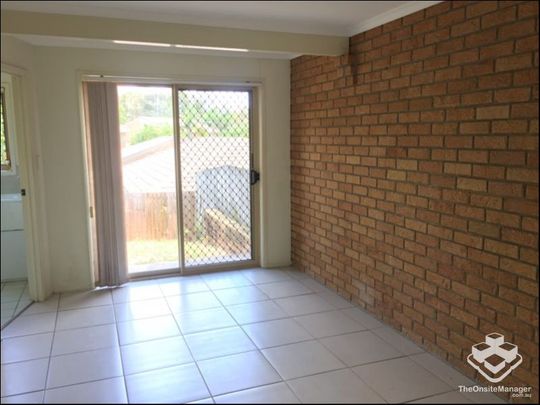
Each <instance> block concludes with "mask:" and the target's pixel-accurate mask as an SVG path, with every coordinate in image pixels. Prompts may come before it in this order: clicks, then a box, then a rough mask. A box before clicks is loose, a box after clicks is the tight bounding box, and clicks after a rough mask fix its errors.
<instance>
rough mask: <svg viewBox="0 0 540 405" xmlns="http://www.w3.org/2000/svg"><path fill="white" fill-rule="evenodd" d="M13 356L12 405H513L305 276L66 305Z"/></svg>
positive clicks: (137, 287)
mask: <svg viewBox="0 0 540 405" xmlns="http://www.w3.org/2000/svg"><path fill="white" fill-rule="evenodd" d="M1 354H2V356H1V359H2V361H1V362H2V365H1V368H2V370H1V371H2V389H1V396H2V403H23V402H27V403H28V402H32V403H35V402H44V403H60V402H64V403H100V402H101V403H125V402H128V401H129V402H133V403H149V402H154V403H156V402H175V403H187V402H193V403H195V402H198V403H213V402H216V403H258V402H267V403H276V402H283V403H299V402H303V403H322V402H334V403H335V402H349V403H384V402H393V403H395V402H429V403H434V402H441V403H444V402H452V403H474V402H478V403H487V402H494V403H497V402H502V401H501V400H500V399H498V398H497V397H495V396H491V395H490V396H486V395H485V394H482V395H480V396H474V395H472V396H471V395H470V394H467V396H465V395H461V394H460V393H459V392H458V391H457V386H458V385H474V384H475V383H474V382H473V381H471V380H470V379H468V378H467V377H465V376H463V375H462V374H461V373H459V372H457V371H456V370H455V369H453V368H451V367H450V366H448V365H447V364H446V363H444V362H443V361H441V360H439V359H438V358H436V357H435V356H432V355H430V354H429V353H426V352H424V351H423V350H422V349H421V348H420V347H418V346H416V345H415V344H414V343H412V342H411V341H409V340H408V339H406V338H405V337H403V336H402V335H400V334H398V333H397V332H395V331H394V330H393V329H391V328H390V327H388V326H385V325H384V324H383V323H381V322H379V321H378V320H376V319H375V318H373V317H372V316H371V315H369V314H368V313H366V312H365V311H363V310H361V309H360V308H357V307H355V306H354V305H352V304H351V303H349V302H347V301H346V300H343V299H342V298H340V297H339V296H338V295H337V294H335V293H333V292H332V291H330V290H328V289H327V288H325V287H324V286H322V285H320V284H319V283H317V282H315V281H313V280H311V279H310V278H308V277H307V276H306V275H304V274H302V273H298V272H294V271H292V270H291V269H282V270H263V269H250V270H239V271H234V272H226V273H215V274H208V275H202V276H189V277H183V278H180V277H172V278H165V279H157V280H148V281H139V282H132V283H129V284H127V285H126V286H124V287H121V288H118V289H115V290H112V291H111V290H99V291H94V292H85V293H75V294H62V295H61V296H53V297H51V298H50V299H49V300H48V301H47V302H44V303H37V304H33V305H32V306H31V307H30V308H28V309H27V310H26V311H25V312H24V313H23V314H22V315H21V316H20V317H19V318H17V319H15V320H14V321H13V322H12V323H11V324H10V325H8V326H7V327H6V328H5V329H4V330H2V345H1Z"/></svg>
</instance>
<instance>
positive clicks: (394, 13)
mask: <svg viewBox="0 0 540 405" xmlns="http://www.w3.org/2000/svg"><path fill="white" fill-rule="evenodd" d="M441 2H442V1H441V0H439V1H409V2H407V3H406V4H403V5H402V6H399V7H396V8H393V9H391V10H388V11H386V12H384V13H382V14H379V15H377V16H375V17H373V18H370V19H368V20H366V21H362V22H361V23H359V24H357V25H355V26H354V27H352V28H351V29H350V30H349V36H351V37H352V36H354V35H357V34H360V33H362V32H365V31H368V30H370V29H372V28H375V27H378V26H379V25H383V24H386V23H387V22H390V21H394V20H397V19H398V18H401V17H405V16H406V15H409V14H412V13H415V12H417V11H419V10H422V9H424V8H428V7H431V6H434V5H435V4H437V3H441Z"/></svg>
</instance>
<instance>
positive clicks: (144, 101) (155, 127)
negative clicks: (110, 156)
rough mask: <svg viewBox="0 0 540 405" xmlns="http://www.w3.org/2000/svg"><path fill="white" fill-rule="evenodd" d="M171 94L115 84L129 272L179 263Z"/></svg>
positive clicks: (164, 88)
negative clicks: (116, 87)
mask: <svg viewBox="0 0 540 405" xmlns="http://www.w3.org/2000/svg"><path fill="white" fill-rule="evenodd" d="M172 94H173V92H172V88H171V87H170V86H145V85H138V86H134V85H122V84H119V85H118V102H119V114H120V136H121V144H122V176H123V186H124V215H125V223H126V244H127V256H128V270H129V273H130V275H137V273H141V272H145V273H146V272H152V271H159V270H168V269H178V268H179V267H180V266H179V245H178V225H177V224H178V221H177V195H176V189H177V187H176V184H177V181H176V169H175V168H176V157H175V146H174V145H175V142H174V128H173V122H174V121H173V110H172V108H173V107H172V106H173V100H172Z"/></svg>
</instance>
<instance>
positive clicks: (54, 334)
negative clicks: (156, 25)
mask: <svg viewBox="0 0 540 405" xmlns="http://www.w3.org/2000/svg"><path fill="white" fill-rule="evenodd" d="M61 297H62V294H60V295H58V303H57V305H56V308H57V311H56V316H55V318H54V327H53V331H52V338H51V349H50V350H49V361H48V363H47V374H45V386H44V387H43V397H42V398H41V403H42V404H44V403H45V397H46V395H47V385H48V384H49V373H50V371H51V359H52V351H53V348H54V337H55V336H56V324H57V323H58V308H60V298H61Z"/></svg>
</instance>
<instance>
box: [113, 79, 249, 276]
mask: <svg viewBox="0 0 540 405" xmlns="http://www.w3.org/2000/svg"><path fill="white" fill-rule="evenodd" d="M117 89H118V95H119V111H120V123H121V126H120V127H121V128H120V129H121V130H120V134H121V138H122V139H121V140H122V142H121V144H122V175H123V187H124V193H123V194H124V217H125V224H126V245H127V253H128V271H129V274H130V276H134V277H136V276H147V275H150V274H155V273H158V272H159V273H166V272H175V271H183V270H184V269H187V270H192V271H193V270H194V269H198V270H204V269H206V268H216V267H220V268H222V267H227V266H228V267H234V266H236V265H239V264H245V265H252V264H256V261H255V260H254V259H255V255H254V249H253V246H254V244H253V243H252V241H253V236H254V232H253V231H252V225H253V223H252V222H253V218H252V217H253V215H252V206H253V205H254V204H253V198H252V196H253V195H254V194H253V190H254V187H253V185H252V183H253V184H254V183H256V180H257V176H258V175H257V173H256V172H254V171H252V170H251V169H252V163H253V159H252V154H251V149H252V148H251V142H252V137H251V119H252V117H251V111H252V109H251V105H252V92H251V90H250V89H247V90H246V89H234V90H232V89H229V88H225V89H223V88H220V89H215V88H214V89H209V88H185V87H179V86H172V85H163V86H157V85H156V86H154V85H122V84H119V85H118V86H117Z"/></svg>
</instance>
